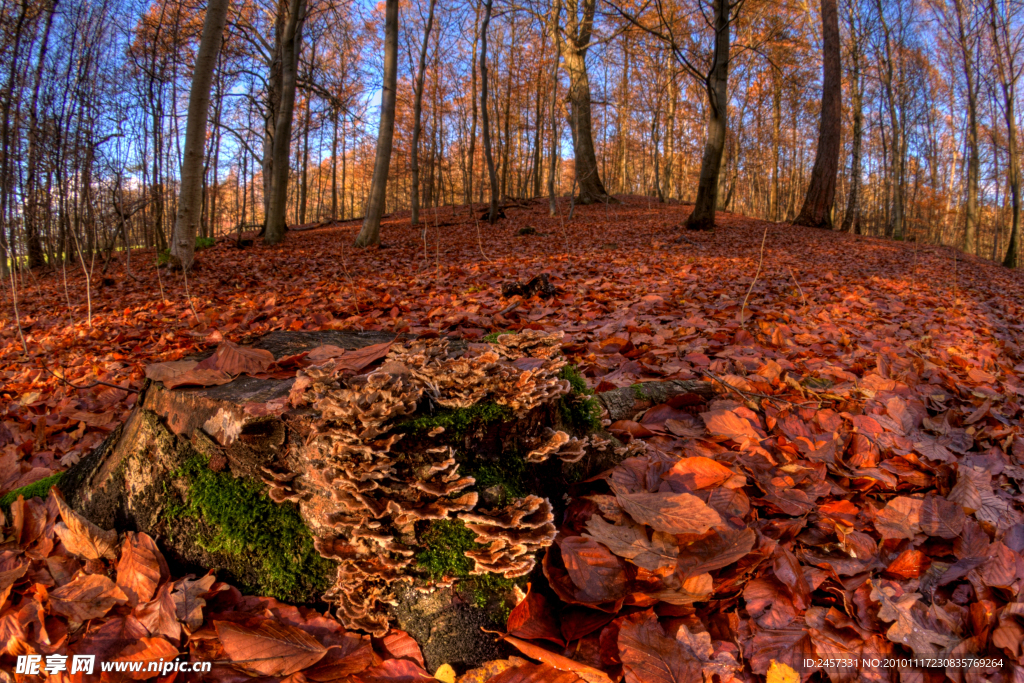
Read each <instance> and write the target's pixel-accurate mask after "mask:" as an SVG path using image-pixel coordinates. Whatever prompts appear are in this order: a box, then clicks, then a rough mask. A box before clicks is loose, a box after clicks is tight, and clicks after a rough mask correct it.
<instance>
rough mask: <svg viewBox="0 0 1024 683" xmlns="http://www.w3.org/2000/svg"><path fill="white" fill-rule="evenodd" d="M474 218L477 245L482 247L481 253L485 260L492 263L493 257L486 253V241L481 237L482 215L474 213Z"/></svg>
mask: <svg viewBox="0 0 1024 683" xmlns="http://www.w3.org/2000/svg"><path fill="white" fill-rule="evenodd" d="M473 220H474V221H476V245H477V246H478V247H479V248H480V255H481V256H483V257H484V260H485V261H487V262H488V263H491V259H489V258H487V254H485V253H484V241H483V239H482V238H481V237H480V217H479V216H477V215H476V213H473Z"/></svg>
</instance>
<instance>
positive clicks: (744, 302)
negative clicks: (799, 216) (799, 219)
mask: <svg viewBox="0 0 1024 683" xmlns="http://www.w3.org/2000/svg"><path fill="white" fill-rule="evenodd" d="M767 239H768V224H767V223H766V224H765V226H764V235H762V236H761V258H760V259H759V260H758V262H757V272H756V273H754V280H753V282H751V283H750V287H749V288H748V289H747V295H746V296H745V297H743V305H742V306H741V307H740V325H743V324H744V323H745V322H746V320H745V318H744V313H745V312H746V310H747V299H749V298H750V293H751V292H752V291H754V285H755V284H757V278H758V276H759V275H760V274H761V264H763V263H764V243H765V241H766V240H767Z"/></svg>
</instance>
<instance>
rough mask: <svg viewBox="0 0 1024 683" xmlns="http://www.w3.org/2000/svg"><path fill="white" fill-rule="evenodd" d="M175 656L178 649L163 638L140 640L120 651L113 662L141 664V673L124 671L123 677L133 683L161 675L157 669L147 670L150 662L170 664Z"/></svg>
mask: <svg viewBox="0 0 1024 683" xmlns="http://www.w3.org/2000/svg"><path fill="white" fill-rule="evenodd" d="M177 656H178V649H177V648H176V647H174V646H173V645H171V644H170V643H169V642H167V641H166V640H164V639H163V638H142V639H140V640H139V641H138V642H136V643H132V644H131V645H129V646H128V647H126V648H125V649H123V650H121V652H120V653H119V654H118V655H117V657H115V658H114V659H113V661H115V662H141V663H142V667H141V671H134V672H133V671H126V672H125V675H126V676H127V677H128V678H131V679H132V680H135V681H144V680H147V679H150V678H156V677H157V676H160V675H161V672H160V670H159V669H157V670H155V671H149V670H148V668H149V667H148V664H149V663H150V662H157V661H160V660H163V661H165V662H170V661H173V660H174V658H175V657H177Z"/></svg>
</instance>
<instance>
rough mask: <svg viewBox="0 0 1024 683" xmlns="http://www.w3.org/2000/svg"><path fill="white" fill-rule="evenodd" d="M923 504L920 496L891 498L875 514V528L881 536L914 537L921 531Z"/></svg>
mask: <svg viewBox="0 0 1024 683" xmlns="http://www.w3.org/2000/svg"><path fill="white" fill-rule="evenodd" d="M923 504H924V503H923V501H922V500H921V499H920V498H908V497H906V496H899V497H897V498H893V499H892V500H890V501H889V502H888V503H887V504H886V506H885V507H884V508H882V509H881V510H879V512H878V514H877V515H875V529H877V530H878V533H879V534H880V535H881V536H882V538H911V539H912V538H914V534H917V533H920V531H921V507H922V505H923Z"/></svg>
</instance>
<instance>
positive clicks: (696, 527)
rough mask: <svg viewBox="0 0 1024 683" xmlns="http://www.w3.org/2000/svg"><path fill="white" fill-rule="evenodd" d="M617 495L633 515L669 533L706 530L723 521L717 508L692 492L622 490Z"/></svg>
mask: <svg viewBox="0 0 1024 683" xmlns="http://www.w3.org/2000/svg"><path fill="white" fill-rule="evenodd" d="M617 498H618V500H619V504H620V505H621V506H622V509H623V510H625V511H626V512H628V513H629V516H630V517H632V518H633V519H635V520H636V521H637V522H639V523H641V524H646V525H648V526H650V527H652V528H653V529H654V530H655V531H663V532H665V533H667V534H702V533H704V532H705V531H707V530H708V529H710V528H711V527H713V526H718V525H720V524H721V523H722V518H721V517H720V516H719V515H718V513H717V512H715V510H713V509H712V508H710V507H708V506H707V504H706V503H705V502H704V501H702V500H701V499H700V498H698V497H696V496H694V495H691V494H689V493H670V492H658V493H645V492H639V493H620V494H618V495H617Z"/></svg>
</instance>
